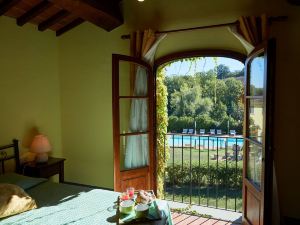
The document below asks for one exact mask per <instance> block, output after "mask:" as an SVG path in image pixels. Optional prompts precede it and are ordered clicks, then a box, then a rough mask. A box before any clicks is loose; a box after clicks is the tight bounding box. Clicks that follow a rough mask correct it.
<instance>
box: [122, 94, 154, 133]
mask: <svg viewBox="0 0 300 225" xmlns="http://www.w3.org/2000/svg"><path fill="white" fill-rule="evenodd" d="M119 102H120V134H125V133H137V132H147V131H148V105H149V102H148V99H147V98H141V99H140V98H134V99H128V98H126V99H120V101H119Z"/></svg>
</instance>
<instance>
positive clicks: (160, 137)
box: [156, 67, 169, 198]
mask: <svg viewBox="0 0 300 225" xmlns="http://www.w3.org/2000/svg"><path fill="white" fill-rule="evenodd" d="M164 80H165V70H164V67H159V69H158V70H157V74H156V112H157V113H156V121H157V124H156V132H157V138H156V147H157V195H158V197H159V198H164V173H165V170H166V167H167V162H168V159H169V150H168V146H167V141H165V140H167V139H166V138H167V137H166V133H167V128H168V110H167V104H168V91H167V87H166V86H165V84H164ZM165 145H166V146H165Z"/></svg>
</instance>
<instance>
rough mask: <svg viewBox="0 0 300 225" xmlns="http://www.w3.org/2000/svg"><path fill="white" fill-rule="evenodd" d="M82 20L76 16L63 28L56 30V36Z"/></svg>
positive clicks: (82, 20)
mask: <svg viewBox="0 0 300 225" xmlns="http://www.w3.org/2000/svg"><path fill="white" fill-rule="evenodd" d="M83 22H84V19H81V18H77V19H75V20H73V21H72V22H71V23H69V24H67V25H66V26H64V27H63V28H61V29H59V30H58V31H56V36H57V37H58V36H60V35H62V34H64V33H66V32H67V31H69V30H71V29H73V28H74V27H76V26H78V25H80V24H82V23H83Z"/></svg>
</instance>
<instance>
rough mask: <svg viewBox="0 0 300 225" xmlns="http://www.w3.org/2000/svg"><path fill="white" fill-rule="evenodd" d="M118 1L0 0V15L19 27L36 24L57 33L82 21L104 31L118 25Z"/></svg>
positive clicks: (120, 20)
mask: <svg viewBox="0 0 300 225" xmlns="http://www.w3.org/2000/svg"><path fill="white" fill-rule="evenodd" d="M119 2H120V0H0V16H2V15H5V16H9V17H12V18H15V19H16V22H17V24H18V25H19V26H23V25H24V24H26V23H32V24H35V25H37V28H38V30H39V31H45V30H47V29H50V30H53V31H55V32H56V36H60V35H62V34H63V33H65V32H67V31H69V30H70V29H72V28H74V27H76V26H78V25H80V24H81V23H83V22H84V21H88V22H91V23H93V24H95V25H97V26H98V27H101V28H103V29H105V30H107V31H111V30H113V29H114V28H116V27H118V26H120V25H121V24H122V23H123V17H122V15H121V11H120V8H119Z"/></svg>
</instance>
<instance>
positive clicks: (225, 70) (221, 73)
mask: <svg viewBox="0 0 300 225" xmlns="http://www.w3.org/2000/svg"><path fill="white" fill-rule="evenodd" d="M216 69H217V77H218V79H225V78H226V77H228V75H229V74H230V70H229V67H228V66H225V65H224V64H220V65H218V66H217V68H216Z"/></svg>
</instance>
